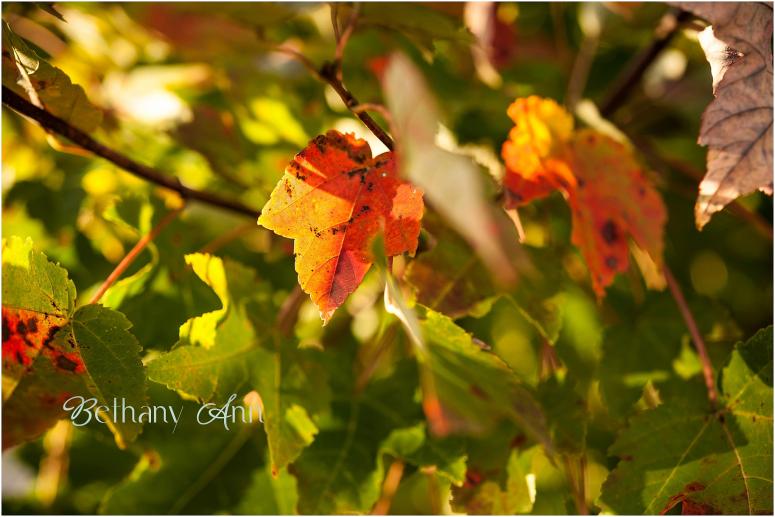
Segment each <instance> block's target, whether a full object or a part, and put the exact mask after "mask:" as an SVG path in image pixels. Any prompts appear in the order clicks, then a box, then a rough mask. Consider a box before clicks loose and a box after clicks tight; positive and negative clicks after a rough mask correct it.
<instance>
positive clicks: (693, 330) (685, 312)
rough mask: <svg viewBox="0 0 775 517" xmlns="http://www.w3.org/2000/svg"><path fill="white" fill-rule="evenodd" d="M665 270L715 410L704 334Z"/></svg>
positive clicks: (671, 274)
mask: <svg viewBox="0 0 775 517" xmlns="http://www.w3.org/2000/svg"><path fill="white" fill-rule="evenodd" d="M663 269H664V273H665V280H667V286H668V288H669V289H670V293H671V294H672V295H673V298H674V299H675V303H676V305H678V310H680V311H681V316H683V319H684V322H685V323H686V328H688V329H689V334H690V335H691V336H692V341H694V346H695V348H697V353H698V354H699V356H700V363H702V374H703V376H704V377H705V387H706V388H707V389H708V400H709V401H710V404H711V407H712V408H713V409H715V408H716V401H717V400H718V394H717V393H716V381H715V380H714V376H713V365H712V364H711V362H710V357H708V350H707V348H705V341H704V340H703V339H702V334H700V329H699V328H698V327H697V322H696V321H695V320H694V316H693V315H692V312H691V310H689V305H688V304H687V303H686V299H685V298H684V295H683V292H681V287H680V286H679V285H678V282H677V281H676V279H675V277H674V276H673V273H672V272H671V271H670V268H668V267H667V265H665V266H664V267H663Z"/></svg>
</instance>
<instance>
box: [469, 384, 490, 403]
mask: <svg viewBox="0 0 775 517" xmlns="http://www.w3.org/2000/svg"><path fill="white" fill-rule="evenodd" d="M468 389H469V390H470V391H471V393H473V394H474V396H475V397H477V398H480V399H482V400H489V399H490V397H489V396H487V394H486V393H485V392H483V391H482V388H480V387H479V386H477V385H476V384H471V385H469V386H468Z"/></svg>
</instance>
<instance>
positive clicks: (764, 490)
mask: <svg viewBox="0 0 775 517" xmlns="http://www.w3.org/2000/svg"><path fill="white" fill-rule="evenodd" d="M721 391H722V394H723V396H722V397H721V400H720V402H721V407H720V409H719V410H717V411H712V412H711V411H708V410H707V409H706V408H707V403H706V402H704V401H702V400H701V399H700V400H696V399H692V400H680V399H679V400H671V401H667V402H666V403H665V404H664V405H662V406H659V407H657V408H656V409H653V410H651V411H647V412H645V413H642V414H641V415H639V416H637V417H635V418H633V419H632V420H631V422H630V427H629V429H628V430H626V431H625V432H624V433H622V434H621V435H620V436H619V438H618V439H617V441H616V443H615V444H614V445H613V447H612V448H611V450H610V453H612V454H614V455H616V456H618V457H619V458H620V462H619V465H618V466H617V467H616V470H614V471H613V472H612V473H611V475H610V476H609V478H608V480H606V482H605V485H604V486H603V493H602V496H601V500H602V502H604V503H605V504H606V505H608V506H609V507H610V508H612V509H613V510H614V511H616V512H618V513H630V514H634V513H646V514H654V513H660V512H661V513H665V512H667V511H668V510H670V509H671V508H673V507H674V506H676V505H678V504H682V505H683V511H684V513H698V512H699V513H724V514H770V513H772V327H768V328H767V329H764V330H761V331H759V332H758V333H757V334H756V335H755V336H754V337H752V338H751V339H750V340H748V341H747V342H746V343H745V344H739V345H738V346H737V347H736V348H735V350H734V352H733V353H732V355H731V357H730V359H729V361H728V363H727V365H726V367H725V368H724V370H723V371H722V373H721Z"/></svg>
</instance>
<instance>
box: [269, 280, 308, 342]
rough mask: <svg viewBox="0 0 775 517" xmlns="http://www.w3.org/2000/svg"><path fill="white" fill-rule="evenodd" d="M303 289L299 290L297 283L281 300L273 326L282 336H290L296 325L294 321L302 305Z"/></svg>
mask: <svg viewBox="0 0 775 517" xmlns="http://www.w3.org/2000/svg"><path fill="white" fill-rule="evenodd" d="M304 300H306V297H305V296H304V291H302V290H301V287H299V285H298V284H297V285H295V286H294V288H293V291H291V293H290V294H289V295H288V297H287V298H286V299H285V301H284V302H283V304H282V306H281V307H280V312H278V313H277V319H276V320H275V322H276V323H275V328H276V329H277V331H278V332H279V333H280V334H281V335H283V336H290V335H291V333H292V331H293V328H294V327H295V326H296V321H297V320H298V319H299V310H300V309H301V306H302V305H304Z"/></svg>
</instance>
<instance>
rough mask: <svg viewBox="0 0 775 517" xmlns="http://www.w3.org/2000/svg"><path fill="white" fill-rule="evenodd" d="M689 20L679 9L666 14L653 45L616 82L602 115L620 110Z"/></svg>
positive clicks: (686, 14)
mask: <svg viewBox="0 0 775 517" xmlns="http://www.w3.org/2000/svg"><path fill="white" fill-rule="evenodd" d="M689 18H691V14H689V13H688V12H686V11H683V10H681V9H678V8H672V9H670V10H669V11H668V12H667V13H665V15H664V16H663V17H662V19H661V20H660V22H659V26H658V27H657V28H656V30H655V31H654V39H653V40H652V41H651V45H649V46H648V47H647V48H646V49H644V50H643V52H641V53H640V54H639V55H638V56H636V57H635V59H633V60H632V62H630V64H629V66H627V68H626V69H625V70H624V71H623V72H622V73H621V74H620V75H619V77H618V78H617V79H616V81H614V86H613V87H611V90H610V92H609V93H608V95H607V96H606V98H605V99H603V101H602V102H601V103H600V114H601V115H603V116H604V117H606V118H608V117H610V116H611V115H612V114H613V113H614V112H615V111H616V110H617V109H619V107H620V106H621V105H622V103H623V102H624V100H625V99H626V98H627V96H628V95H629V94H630V92H631V90H632V89H633V88H634V87H635V86H637V85H638V83H639V82H640V80H641V78H642V77H643V74H644V73H645V72H646V70H647V69H648V67H649V66H650V65H651V63H653V62H654V60H655V59H656V58H657V56H658V55H659V54H660V53H661V52H662V51H663V50H664V49H665V47H667V45H668V44H670V41H672V39H673V37H674V36H675V35H676V34H677V33H678V30H679V29H680V28H681V24H682V23H683V22H685V21H687V20H688V19H689Z"/></svg>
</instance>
